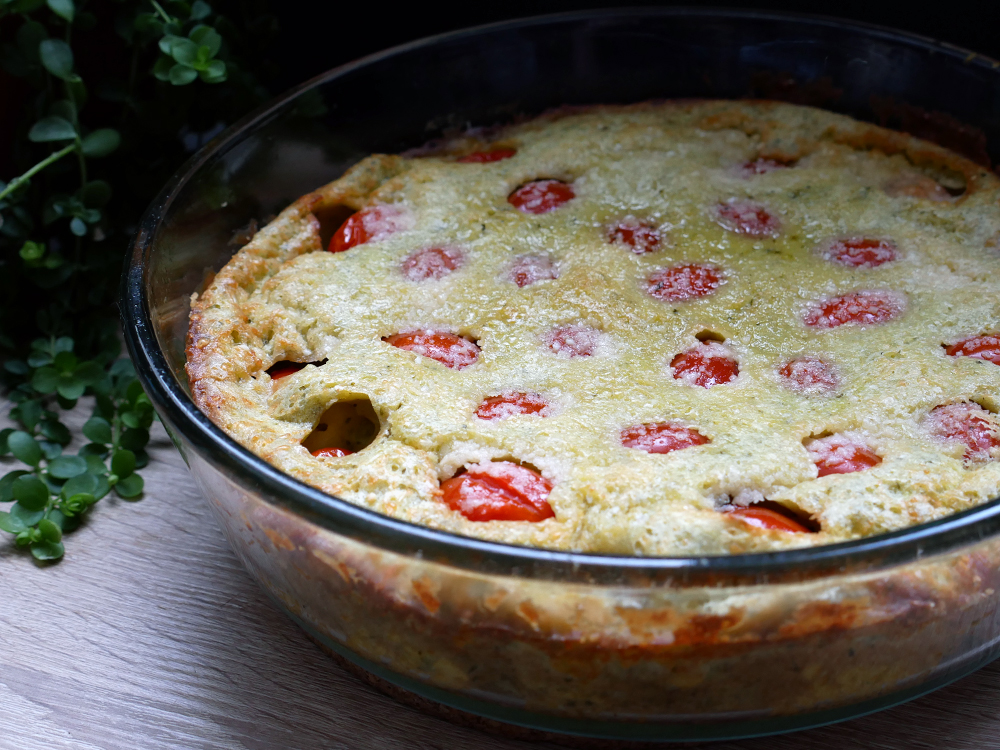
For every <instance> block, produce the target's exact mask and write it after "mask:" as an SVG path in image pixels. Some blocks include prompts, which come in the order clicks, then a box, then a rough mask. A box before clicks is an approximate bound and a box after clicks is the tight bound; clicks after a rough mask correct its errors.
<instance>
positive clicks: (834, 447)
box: [806, 435, 882, 477]
mask: <svg viewBox="0 0 1000 750" xmlns="http://www.w3.org/2000/svg"><path fill="white" fill-rule="evenodd" d="M806 450H807V451H808V452H809V458H810V459H811V460H812V462H813V463H814V464H815V465H816V468H817V469H819V476H821V477H825V476H828V475H830V474H853V473H854V472H856V471H864V470H865V469H870V468H872V467H873V466H878V465H879V464H880V463H882V459H881V458H880V457H879V456H878V454H876V453H875V451H873V450H872V449H871V448H869V447H868V446H867V445H865V444H863V443H860V442H858V441H857V440H855V439H852V438H850V437H848V436H846V435H830V436H828V437H823V438H817V439H815V440H812V441H810V442H809V444H808V445H806Z"/></svg>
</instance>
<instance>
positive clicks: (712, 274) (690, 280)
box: [646, 263, 725, 302]
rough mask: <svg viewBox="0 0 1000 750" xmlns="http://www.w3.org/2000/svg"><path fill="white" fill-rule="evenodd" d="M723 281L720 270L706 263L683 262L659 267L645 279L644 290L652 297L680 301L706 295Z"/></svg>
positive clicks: (666, 300) (667, 300)
mask: <svg viewBox="0 0 1000 750" xmlns="http://www.w3.org/2000/svg"><path fill="white" fill-rule="evenodd" d="M723 283H725V277H724V276H723V274H722V271H721V270H720V269H719V268H717V267H715V266H713V265H709V264H708V263H685V264H683V265H680V266H671V267H670V268H661V269H659V270H658V271H654V272H653V273H651V274H650V275H649V278H648V279H646V292H647V293H648V294H649V296H650V297H652V298H653V299H658V300H662V301H664V302H681V301H683V300H687V299H697V298H698V297H706V296H708V295H709V294H711V293H712V292H714V291H715V290H716V289H718V288H719V287H720V286H722V285H723Z"/></svg>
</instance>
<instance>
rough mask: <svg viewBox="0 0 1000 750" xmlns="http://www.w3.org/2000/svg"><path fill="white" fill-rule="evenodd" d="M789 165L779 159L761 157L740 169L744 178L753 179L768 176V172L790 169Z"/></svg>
mask: <svg viewBox="0 0 1000 750" xmlns="http://www.w3.org/2000/svg"><path fill="white" fill-rule="evenodd" d="M788 166H789V165H788V164H785V163H784V162H780V161H778V160H777V159H767V158H765V157H763V156H762V157H760V158H759V159H755V160H754V161H748V162H746V163H744V164H743V166H741V167H740V174H741V175H742V176H743V177H753V176H754V175H758V174H767V173H768V172H776V171H777V170H779V169H788Z"/></svg>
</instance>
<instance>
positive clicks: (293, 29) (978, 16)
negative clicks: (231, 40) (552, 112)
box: [269, 0, 1000, 91]
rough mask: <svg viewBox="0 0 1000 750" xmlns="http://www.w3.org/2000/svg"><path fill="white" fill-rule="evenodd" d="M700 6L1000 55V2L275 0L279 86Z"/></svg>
mask: <svg viewBox="0 0 1000 750" xmlns="http://www.w3.org/2000/svg"><path fill="white" fill-rule="evenodd" d="M641 5H659V6H671V5H676V6H698V7H710V6H717V7H730V8H755V9H762V10H764V9H766V10H781V11H789V12H797V13H812V14H817V15H824V16H833V17H840V18H848V19H853V20H858V21H865V22H868V23H874V24H879V25H882V26H890V27H894V28H897V29H902V30H905V31H911V32H914V33H917V34H921V35H923V36H928V37H932V38H934V39H938V40H941V41H945V42H950V43H952V44H955V45H957V46H960V47H965V48H968V49H970V50H973V51H975V52H979V53H981V54H985V55H988V56H991V57H994V58H997V59H1000V0H909V1H908V2H898V1H895V2H889V1H887V0H812V1H811V2H810V1H809V0H756V1H751V2H746V1H742V2H741V0H720V1H713V0H708V1H707V2H705V1H704V0H703V1H702V2H697V0H689V1H688V2H660V3H655V2H641V1H637V2H630V3H614V2H612V0H487V1H486V2H483V0H465V2H463V3H462V4H451V3H440V2H437V3H435V2H433V0H431V1H428V0H417V1H416V2H415V1H414V0H354V1H353V2H345V1H344V0H332V1H331V0H324V1H322V2H319V1H317V0H309V1H308V2H304V1H303V0H280V1H279V2H271V3H270V4H269V6H270V10H271V12H272V13H275V14H276V15H277V16H278V20H279V23H280V27H281V31H280V33H279V35H278V38H277V39H276V41H275V45H274V57H273V61H274V62H276V63H277V64H278V66H279V68H280V75H279V78H278V80H277V81H274V82H273V83H272V86H273V88H274V90H276V91H280V90H284V89H285V88H288V87H290V86H292V85H294V84H296V83H299V82H301V81H304V80H306V79H307V78H311V77H312V76H314V75H317V74H319V73H322V72H323V71H325V70H328V69H330V68H333V67H335V66H337V65H340V64H342V63H345V62H349V61H351V60H354V59H357V58H359V57H362V56H364V55H367V54H370V53H372V52H377V51H379V50H381V49H385V48H386V47H391V46H393V45H396V44H401V43H403V42H408V41H412V40H414V39H419V38H420V37H424V36H430V35H432V34H439V33H442V32H445V31H451V30H453V29H460V28H463V27H466V26H476V25H479V24H484V23H491V22H494V21H502V20H506V19H511V18H519V17H522V16H533V15H540V14H544V13H558V12H562V11H572V10H583V9H587V8H606V7H612V6H622V7H625V6H641Z"/></svg>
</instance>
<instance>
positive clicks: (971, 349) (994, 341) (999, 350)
mask: <svg viewBox="0 0 1000 750" xmlns="http://www.w3.org/2000/svg"><path fill="white" fill-rule="evenodd" d="M944 350H945V353H946V354H947V355H948V356H949V357H972V358H974V359H985V360H986V361H987V362H992V363H993V364H995V365H1000V333H987V334H984V335H982V336H972V337H971V338H967V339H964V340H963V341H959V342H957V343H954V344H949V345H948V346H946V347H945V348H944Z"/></svg>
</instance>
